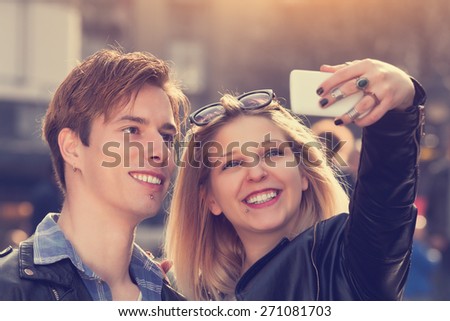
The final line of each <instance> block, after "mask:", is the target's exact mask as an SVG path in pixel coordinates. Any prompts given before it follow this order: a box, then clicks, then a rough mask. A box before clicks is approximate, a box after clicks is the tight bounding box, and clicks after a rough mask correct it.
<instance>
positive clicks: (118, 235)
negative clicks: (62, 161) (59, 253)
mask: <svg viewBox="0 0 450 321" xmlns="http://www.w3.org/2000/svg"><path fill="white" fill-rule="evenodd" d="M86 204H89V205H86ZM126 214H127V213H117V210H114V209H111V208H105V206H101V205H100V204H93V202H87V201H86V200H85V202H79V201H77V202H75V201H72V200H71V199H70V198H67V199H66V201H65V202H64V204H63V208H62V211H61V216H60V219H59V220H58V225H59V226H60V228H61V230H62V231H63V233H64V235H65V237H66V238H67V239H68V240H69V241H70V243H71V244H72V246H73V247H74V248H75V250H76V252H77V255H78V256H79V257H80V258H81V260H82V261H83V263H84V264H85V265H87V266H88V267H89V268H90V269H91V270H92V271H93V272H94V273H96V274H97V275H98V276H99V277H100V278H101V279H102V280H104V281H105V282H106V283H108V285H109V286H110V288H111V290H112V291H113V296H114V289H115V288H117V287H119V288H122V287H129V286H130V283H131V278H130V274H129V265H130V261H131V254H132V249H133V241H134V233H135V230H136V223H135V222H130V221H129V218H128V220H127V215H126Z"/></svg>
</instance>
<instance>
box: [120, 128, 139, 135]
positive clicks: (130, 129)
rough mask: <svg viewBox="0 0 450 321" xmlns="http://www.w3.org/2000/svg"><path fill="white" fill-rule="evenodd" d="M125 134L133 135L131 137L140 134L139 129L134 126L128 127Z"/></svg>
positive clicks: (124, 130)
mask: <svg viewBox="0 0 450 321" xmlns="http://www.w3.org/2000/svg"><path fill="white" fill-rule="evenodd" d="M123 132H124V133H125V134H131V135H134V134H139V128H137V127H133V126H132V127H127V128H124V129H123Z"/></svg>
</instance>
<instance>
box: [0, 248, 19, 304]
mask: <svg viewBox="0 0 450 321" xmlns="http://www.w3.org/2000/svg"><path fill="white" fill-rule="evenodd" d="M21 283H22V282H21V279H20V276H19V258H18V250H17V249H13V248H12V247H8V248H6V249H4V250H3V251H1V252H0V288H1V289H2V291H0V301H5V300H6V301H12V300H21V294H20V293H22V291H21V287H22V286H21Z"/></svg>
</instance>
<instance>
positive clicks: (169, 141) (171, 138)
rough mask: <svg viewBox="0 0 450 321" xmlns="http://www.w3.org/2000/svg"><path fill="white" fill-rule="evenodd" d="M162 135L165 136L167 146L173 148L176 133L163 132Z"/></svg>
mask: <svg viewBox="0 0 450 321" xmlns="http://www.w3.org/2000/svg"><path fill="white" fill-rule="evenodd" d="M161 137H162V138H163V140H164V142H165V143H166V145H167V147H169V148H172V147H173V144H174V142H175V135H172V134H162V135H161Z"/></svg>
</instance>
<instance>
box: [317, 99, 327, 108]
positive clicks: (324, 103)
mask: <svg viewBox="0 0 450 321" xmlns="http://www.w3.org/2000/svg"><path fill="white" fill-rule="evenodd" d="M319 104H320V106H322V107H323V106H325V105H326V104H328V99H326V98H324V99H322V100H321V101H320V102H319Z"/></svg>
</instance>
